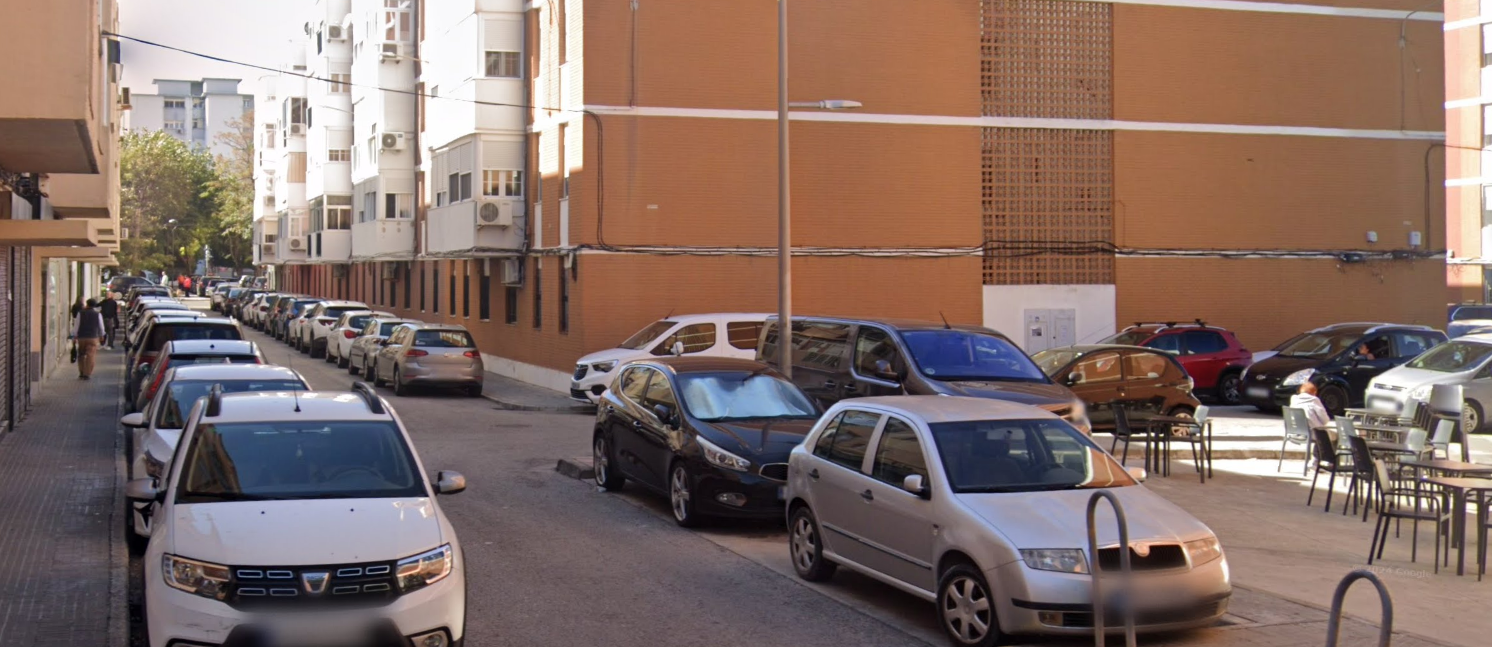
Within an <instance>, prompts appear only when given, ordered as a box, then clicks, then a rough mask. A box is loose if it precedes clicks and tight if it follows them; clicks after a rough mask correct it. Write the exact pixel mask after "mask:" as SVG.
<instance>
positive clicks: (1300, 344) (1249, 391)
mask: <svg viewBox="0 0 1492 647" xmlns="http://www.w3.org/2000/svg"><path fill="white" fill-rule="evenodd" d="M1444 341H1445V333H1443V332H1440V331H1439V330H1435V329H1434V328H1430V327H1429V326H1410V325H1401V324H1387V323H1341V324H1333V325H1330V326H1326V327H1324V328H1317V329H1315V330H1311V331H1309V332H1305V333H1302V334H1300V335H1298V336H1296V337H1295V338H1294V339H1292V340H1290V341H1288V342H1286V343H1284V344H1282V345H1281V346H1280V347H1279V348H1278V349H1277V350H1278V351H1279V352H1278V353H1276V354H1274V355H1272V356H1270V357H1269V358H1268V359H1264V360H1261V361H1259V362H1257V363H1255V364H1254V365H1253V366H1250V367H1249V368H1248V370H1247V371H1245V372H1244V374H1243V399H1244V402H1247V403H1248V404H1252V405H1254V406H1255V407H1257V408H1259V409H1260V410H1263V411H1278V410H1279V409H1280V407H1283V406H1286V405H1288V404H1289V403H1290V396H1292V395H1294V394H1295V392H1296V391H1297V390H1298V389H1300V385H1301V384H1302V383H1304V382H1305V381H1307V380H1310V381H1311V382H1312V383H1314V384H1315V385H1316V388H1317V389H1318V391H1317V395H1318V396H1319V397H1320V398H1321V404H1322V405H1324V406H1325V407H1326V410H1327V411H1330V412H1331V413H1332V415H1340V414H1341V413H1342V411H1343V410H1344V409H1346V408H1348V407H1361V406H1362V405H1363V393H1364V392H1365V391H1367V388H1368V382H1369V381H1370V380H1372V379H1373V378H1375V377H1378V375H1379V374H1380V373H1383V372H1384V371H1387V370H1388V369H1391V368H1393V367H1395V366H1399V365H1400V364H1403V363H1405V362H1408V361H1409V360H1411V359H1414V358H1415V357H1416V356H1418V355H1419V354H1420V353H1423V352H1425V351H1427V350H1429V349H1431V348H1434V347H1435V346H1437V345H1439V344H1441V343H1442V342H1444Z"/></svg>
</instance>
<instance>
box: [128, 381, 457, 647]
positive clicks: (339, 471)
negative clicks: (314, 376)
mask: <svg viewBox="0 0 1492 647" xmlns="http://www.w3.org/2000/svg"><path fill="white" fill-rule="evenodd" d="M464 489H466V479H465V478H464V477H462V476H461V475H460V474H457V473H455V472H440V473H439V474H438V475H437V476H436V478H435V479H434V480H431V479H430V478H429V477H428V476H427V475H426V473H425V470H424V468H423V467H422V466H421V464H420V461H419V458H418V457H417V455H416V454H415V451H414V448H413V447H412V446H411V443H410V440H409V435H408V433H406V431H405V429H404V425H403V423H402V422H401V421H400V420H399V417H398V415H396V414H395V413H394V412H393V411H392V410H391V409H389V408H388V404H387V403H386V402H384V401H383V400H382V399H381V398H379V397H378V395H377V394H375V393H374V392H373V390H372V388H371V387H369V386H368V385H366V384H356V385H354V386H353V391H352V392H351V393H347V392H340V393H334V392H314V391H312V392H299V393H273V394H270V393H239V394H229V395H224V394H223V393H222V391H221V389H213V391H212V392H211V393H210V394H209V395H208V396H207V397H206V398H203V399H201V400H198V401H197V403H196V405H195V406H194V407H193V408H192V412H191V414H190V416H189V417H188V419H187V423H186V429H185V430H184V431H183V433H182V436H181V442H180V443H178V445H177V450H176V455H175V457H174V458H173V460H172V461H171V464H170V465H169V466H168V467H167V471H166V473H165V475H164V480H163V481H157V480H155V479H139V480H134V481H130V482H129V484H128V486H127V487H126V493H127V495H128V496H129V498H130V499H131V500H134V501H151V502H154V503H156V504H158V505H159V508H158V510H159V512H158V513H157V514H156V516H155V522H154V523H152V524H151V536H150V543H149V546H148V548H147V549H146V552H145V557H144V567H145V609H146V622H147V624H148V631H149V636H150V645H151V647H166V646H167V645H181V644H189V645H196V644H211V645H219V644H225V643H227V644H269V643H265V642H263V641H266V640H270V638H268V637H269V636H273V640H274V641H288V642H291V643H295V644H320V643H322V642H326V641H331V640H340V641H344V642H338V643H336V644H413V645H419V646H421V647H452V646H457V645H460V644H462V642H463V640H464V639H465V624H466V577H465V573H464V557H463V555H462V552H461V545H460V544H459V543H458V542H457V540H456V532H455V530H454V529H453V528H452V527H451V524H450V522H449V521H448V520H447V519H446V516H445V514H444V513H443V512H442V511H441V509H440V505H439V504H438V503H437V502H436V499H435V496H436V495H438V494H455V493H457V492H460V491H462V490H464ZM349 641H350V642H349ZM406 641H407V642H406ZM275 644H278V642H276V643H275Z"/></svg>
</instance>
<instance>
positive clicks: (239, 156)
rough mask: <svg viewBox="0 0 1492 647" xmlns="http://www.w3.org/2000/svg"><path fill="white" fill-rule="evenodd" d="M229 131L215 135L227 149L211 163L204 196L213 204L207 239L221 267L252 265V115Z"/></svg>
mask: <svg viewBox="0 0 1492 647" xmlns="http://www.w3.org/2000/svg"><path fill="white" fill-rule="evenodd" d="M228 126H229V128H230V130H228V131H227V132H224V133H220V134H218V136H217V141H218V143H221V144H225V145H227V146H228V154H227V155H219V156H217V158H216V159H215V160H214V165H213V166H214V174H213V177H212V179H210V180H209V181H208V182H207V185H206V187H205V189H206V190H205V191H204V195H205V196H207V197H210V198H211V199H212V200H213V202H214V209H213V214H212V226H211V228H210V231H209V232H208V233H209V236H208V238H207V240H208V241H209V242H210V244H211V245H212V248H213V249H214V250H215V256H216V258H219V259H221V260H222V264H224V265H230V266H233V267H240V266H247V265H249V264H250V263H252V262H253V247H252V246H251V245H252V238H253V235H254V113H253V111H249V112H245V113H244V114H243V115H242V116H241V117H239V118H238V119H235V120H232V121H229V122H228Z"/></svg>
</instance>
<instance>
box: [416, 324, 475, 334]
mask: <svg viewBox="0 0 1492 647" xmlns="http://www.w3.org/2000/svg"><path fill="white" fill-rule="evenodd" d="M410 325H411V326H414V325H415V324H410ZM417 327H418V328H419V329H420V330H447V331H449V330H460V331H463V332H470V331H469V330H467V329H466V326H463V325H461V324H443V323H422V324H418V325H417Z"/></svg>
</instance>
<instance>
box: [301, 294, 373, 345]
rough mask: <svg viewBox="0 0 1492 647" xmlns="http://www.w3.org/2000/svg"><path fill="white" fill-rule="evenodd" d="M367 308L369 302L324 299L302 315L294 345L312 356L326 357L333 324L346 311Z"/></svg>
mask: <svg viewBox="0 0 1492 647" xmlns="http://www.w3.org/2000/svg"><path fill="white" fill-rule="evenodd" d="M367 309H368V304H366V303H363V302H361V301H322V302H321V303H318V304H316V305H315V306H314V307H312V308H311V309H310V310H309V311H308V312H306V314H305V316H303V317H301V319H300V322H301V323H300V325H299V326H298V327H297V328H296V336H295V344H294V346H295V347H296V348H297V349H298V350H300V352H302V353H306V354H308V355H310V356H311V357H325V356H326V347H327V341H328V340H329V339H330V334H331V331H332V324H335V323H337V319H339V318H341V316H342V313H344V312H352V311H356V310H367Z"/></svg>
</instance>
